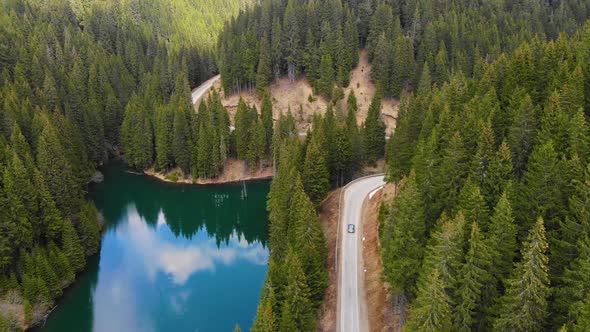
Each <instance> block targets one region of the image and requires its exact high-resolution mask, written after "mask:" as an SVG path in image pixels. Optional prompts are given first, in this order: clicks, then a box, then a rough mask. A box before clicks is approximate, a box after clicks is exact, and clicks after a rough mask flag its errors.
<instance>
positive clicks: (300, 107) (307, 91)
mask: <svg viewBox="0 0 590 332" xmlns="http://www.w3.org/2000/svg"><path fill="white" fill-rule="evenodd" d="M214 88H215V89H216V90H217V91H219V93H220V94H221V95H222V97H223V100H222V102H223V105H224V106H225V107H226V108H227V109H228V111H229V112H230V116H231V117H232V118H233V116H234V115H235V112H236V110H237V106H238V101H239V100H240V98H243V99H244V100H245V101H246V102H247V103H249V104H253V105H256V107H257V108H258V109H260V105H261V99H260V98H259V97H258V96H257V94H256V92H255V91H254V90H244V91H242V92H240V93H234V94H232V95H227V96H225V95H224V94H223V91H222V89H221V83H220V82H216V83H215V84H214ZM353 89H354V91H355V94H356V96H357V100H358V105H359V112H358V114H357V120H358V123H359V124H361V123H362V122H363V121H364V120H365V118H366V117H367V111H368V109H369V105H370V104H371V100H372V99H373V97H374V96H375V86H374V85H373V83H372V82H371V65H370V64H369V62H368V58H367V52H366V51H364V50H363V51H361V52H360V58H359V64H358V66H357V67H356V68H355V69H354V70H353V71H352V73H351V82H350V85H349V86H348V87H347V88H345V89H344V91H345V98H344V100H341V101H339V102H338V103H336V111H337V113H339V114H340V115H341V116H344V115H345V114H346V99H347V98H348V95H349V93H350V91H352V90H353ZM269 92H270V94H271V97H272V99H273V106H274V110H273V111H274V118H275V119H278V116H279V114H280V113H281V112H284V113H286V112H287V111H288V110H289V109H291V112H292V113H293V115H294V116H295V118H296V119H297V120H298V122H299V124H300V129H301V130H306V129H307V128H308V126H309V124H310V123H311V119H312V116H313V114H314V113H320V114H321V113H323V112H324V111H325V110H326V108H327V106H328V102H327V101H326V100H325V99H324V98H322V97H319V96H314V97H316V98H315V101H310V100H309V96H310V95H313V91H312V88H311V85H310V84H309V82H308V81H307V79H306V78H305V77H302V78H301V79H299V80H297V81H295V82H290V81H289V79H288V78H282V79H280V80H278V81H276V82H274V83H272V84H271V85H270V87H269ZM398 107H399V101H398V100H396V99H391V98H385V99H384V100H383V102H382V114H383V120H384V121H385V123H386V125H387V133H388V135H389V134H390V133H391V131H392V130H393V129H395V118H396V117H397V112H398Z"/></svg>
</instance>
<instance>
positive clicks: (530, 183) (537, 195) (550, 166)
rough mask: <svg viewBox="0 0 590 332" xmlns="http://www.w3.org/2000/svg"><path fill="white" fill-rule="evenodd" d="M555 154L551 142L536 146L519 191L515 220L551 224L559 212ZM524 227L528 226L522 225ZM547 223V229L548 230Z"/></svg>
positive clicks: (550, 225) (558, 182) (558, 184)
mask: <svg viewBox="0 0 590 332" xmlns="http://www.w3.org/2000/svg"><path fill="white" fill-rule="evenodd" d="M558 172H559V170H558V160H557V154H556V152H555V150H554V149H553V143H552V142H551V141H548V142H546V143H544V144H542V145H539V146H536V147H535V150H534V151H533V153H532V154H531V156H530V160H529V163H528V165H527V172H526V174H525V176H524V183H523V185H522V188H521V190H520V191H519V194H520V195H519V207H520V208H521V210H519V214H518V215H517V217H518V218H519V219H520V220H521V221H522V222H525V221H526V220H530V218H534V216H542V217H543V218H547V219H548V220H549V221H550V222H553V220H552V219H553V218H554V217H556V214H557V213H558V211H559V210H561V205H560V204H561V202H560V195H559V192H560V190H561V188H560V186H561V183H560V181H559V173H558ZM526 225H527V226H528V225H530V224H526ZM552 226H553V225H552V224H551V223H549V224H548V227H550V228H554V227H552Z"/></svg>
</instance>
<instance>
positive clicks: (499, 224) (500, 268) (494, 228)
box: [489, 192, 518, 280]
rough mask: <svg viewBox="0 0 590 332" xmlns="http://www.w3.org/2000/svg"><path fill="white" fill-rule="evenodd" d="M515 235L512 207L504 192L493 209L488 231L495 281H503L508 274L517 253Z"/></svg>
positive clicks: (516, 230)
mask: <svg viewBox="0 0 590 332" xmlns="http://www.w3.org/2000/svg"><path fill="white" fill-rule="evenodd" d="M517 233H518V229H517V226H516V224H515V220H514V216H513V213H512V205H511V204H510V201H509V200H508V194H507V193H506V192H504V193H503V194H502V196H501V197H500V199H499V200H498V204H497V205H496V207H495V208H494V213H493V215H492V218H491V222H490V230H489V236H490V237H489V244H490V248H491V253H492V255H493V256H492V257H493V262H494V268H493V270H492V272H493V273H494V275H495V277H496V278H497V280H504V279H505V278H506V277H508V275H509V273H510V270H511V268H512V262H513V260H514V257H515V256H516V251H517V242H516V241H517V240H516V235H517Z"/></svg>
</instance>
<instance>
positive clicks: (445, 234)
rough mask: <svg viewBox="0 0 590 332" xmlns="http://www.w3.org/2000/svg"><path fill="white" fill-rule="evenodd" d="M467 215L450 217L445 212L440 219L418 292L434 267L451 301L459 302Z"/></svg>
mask: <svg viewBox="0 0 590 332" xmlns="http://www.w3.org/2000/svg"><path fill="white" fill-rule="evenodd" d="M465 228H466V222H465V217H463V215H462V214H461V213H459V214H458V215H457V216H456V217H455V218H454V219H448V218H447V217H446V215H444V214H443V216H442V217H441V219H440V220H439V221H438V226H437V229H436V230H435V231H434V232H433V234H432V239H431V242H430V243H429V245H428V247H427V249H426V254H425V257H424V262H423V265H422V273H421V275H420V279H419V280H418V294H419V293H420V289H421V288H423V287H425V284H424V279H425V278H427V277H428V276H429V273H431V272H432V270H433V269H436V270H437V271H438V277H439V278H440V279H441V281H442V282H443V283H444V285H445V290H446V291H447V295H448V296H449V301H450V302H451V303H457V297H458V296H457V295H456V290H457V288H458V286H459V281H460V280H459V279H458V278H459V276H460V275H459V272H460V270H461V266H462V261H463V256H464V255H463V248H465V246H466V245H465V241H466V236H465V233H466V231H465Z"/></svg>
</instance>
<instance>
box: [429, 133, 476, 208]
mask: <svg viewBox="0 0 590 332" xmlns="http://www.w3.org/2000/svg"><path fill="white" fill-rule="evenodd" d="M467 165H468V158H467V156H466V154H465V148H464V145H463V140H462V137H461V135H460V134H459V132H456V133H455V134H454V135H453V136H452V137H451V140H450V142H449V144H448V146H447V148H446V149H445V150H444V151H443V156H442V160H441V162H440V167H439V168H438V175H437V177H436V178H435V179H434V181H435V183H434V188H433V190H434V195H435V197H436V200H435V202H434V204H435V205H434V207H433V208H434V209H438V211H443V210H445V209H452V208H453V207H454V206H455V205H456V203H457V199H458V196H459V191H460V190H461V188H462V187H463V183H464V181H465V176H466V174H467V172H468V171H467ZM439 213H440V212H439Z"/></svg>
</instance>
